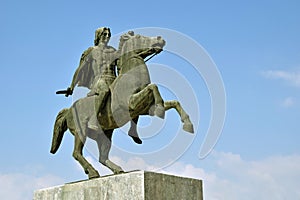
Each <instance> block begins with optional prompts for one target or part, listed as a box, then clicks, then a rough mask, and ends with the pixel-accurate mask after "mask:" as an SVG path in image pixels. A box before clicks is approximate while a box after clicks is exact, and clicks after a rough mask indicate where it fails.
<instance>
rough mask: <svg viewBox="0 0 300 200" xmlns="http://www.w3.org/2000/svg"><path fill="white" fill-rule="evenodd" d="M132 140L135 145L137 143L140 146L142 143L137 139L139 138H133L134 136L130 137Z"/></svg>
mask: <svg viewBox="0 0 300 200" xmlns="http://www.w3.org/2000/svg"><path fill="white" fill-rule="evenodd" d="M130 137H131V138H132V139H133V141H134V142H135V143H137V144H142V143H143V141H142V140H141V139H140V138H139V137H134V136H130Z"/></svg>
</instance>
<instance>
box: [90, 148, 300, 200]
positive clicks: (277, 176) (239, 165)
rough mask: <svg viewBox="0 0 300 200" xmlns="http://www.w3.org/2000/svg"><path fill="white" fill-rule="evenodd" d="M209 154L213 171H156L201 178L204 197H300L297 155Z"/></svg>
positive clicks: (142, 165)
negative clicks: (251, 158) (246, 157)
mask: <svg viewBox="0 0 300 200" xmlns="http://www.w3.org/2000/svg"><path fill="white" fill-rule="evenodd" d="M211 157H212V163H211V164H212V165H214V170H207V169H204V168H200V167H195V166H193V165H191V164H184V163H182V162H176V163H174V164H173V165H171V166H169V167H167V168H165V169H163V170H160V171H158V172H163V173H167V174H173V175H178V176H184V177H191V178H197V179H201V180H203V186H204V197H205V199H210V200H253V199H257V200H260V199H272V200H282V199H290V200H293V199H300V191H299V188H300V182H299V180H300V156H299V155H290V156H274V157H270V158H266V159H264V160H258V161H247V160H244V159H242V158H241V156H240V155H238V154H233V153H222V152H214V153H213V154H212V155H211ZM112 160H114V162H116V163H117V164H119V165H120V166H122V167H123V169H125V170H126V171H127V170H129V171H131V170H135V169H142V170H149V171H151V169H155V166H152V165H150V164H148V163H146V162H145V161H144V160H143V159H141V158H132V159H129V160H128V161H124V160H122V159H121V158H118V157H113V158H112ZM94 164H96V163H94ZM98 165H99V164H98Z"/></svg>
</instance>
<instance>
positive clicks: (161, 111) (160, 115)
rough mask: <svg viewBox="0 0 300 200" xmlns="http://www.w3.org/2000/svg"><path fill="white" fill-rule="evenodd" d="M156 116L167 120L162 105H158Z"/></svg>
mask: <svg viewBox="0 0 300 200" xmlns="http://www.w3.org/2000/svg"><path fill="white" fill-rule="evenodd" d="M154 114H155V115H156V116H157V117H159V118H162V119H164V118H165V108H164V107H163V106H162V105H156V106H155V110H154Z"/></svg>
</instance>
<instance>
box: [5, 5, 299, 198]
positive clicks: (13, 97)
mask: <svg viewBox="0 0 300 200" xmlns="http://www.w3.org/2000/svg"><path fill="white" fill-rule="evenodd" d="M299 8H300V3H299V1H251V2H242V1H226V2H225V1H224V2H220V1H209V2H208V1H190V0H188V1H184V2H179V3H176V2H173V1H156V0H153V1H151V2H147V3H142V2H141V1H130V2H126V3H125V2H122V3H121V2H109V1H106V2H100V1H92V0H91V1H86V2H83V1H69V0H66V1H57V0H53V1H43V2H42V1H35V0H29V1H24V2H18V1H15V0H10V1H8V0H2V1H1V2H0V24H1V37H0V44H1V45H0V58H1V59H0V60H1V67H0V75H1V79H0V85H1V89H0V91H1V100H0V102H1V113H2V114H1V116H0V121H1V123H0V124H1V145H0V157H1V160H2V161H1V164H0V187H1V188H5V189H4V190H1V191H0V198H1V199H5V198H6V199H24V196H26V198H27V197H28V199H30V198H31V195H32V190H34V189H37V188H43V187H48V186H53V185H57V184H63V183H65V182H70V181H74V180H79V179H85V178H86V176H85V175H84V173H83V172H82V170H81V169H80V168H79V167H78V165H77V164H76V162H75V161H73V158H72V157H71V155H72V148H73V137H72V136H71V135H70V134H66V135H65V137H64V141H63V143H62V146H61V147H60V150H59V151H58V153H57V154H56V155H55V156H53V155H50V153H49V149H50V142H51V136H52V135H51V134H52V128H53V123H54V119H55V117H56V115H57V113H58V112H59V110H61V109H62V108H65V107H69V106H70V105H71V104H72V99H71V98H68V99H67V98H64V97H63V96H57V95H55V91H56V90H58V89H64V88H66V87H67V86H68V85H69V84H70V82H71V78H72V76H73V73H74V71H75V69H76V67H77V65H78V62H79V58H80V55H81V53H82V52H83V51H84V50H85V49H86V48H88V47H89V46H92V45H93V37H94V31H95V29H97V28H98V27H101V26H109V27H110V28H111V30H112V34H113V35H114V34H118V33H120V32H123V31H127V30H129V29H134V28H142V27H161V28H167V29H172V30H175V31H178V32H181V33H183V34H185V35H187V36H189V37H191V38H192V39H193V40H195V41H196V42H197V43H199V44H200V45H201V46H202V47H203V48H204V49H205V50H206V51H207V52H208V54H209V55H210V57H211V58H212V60H213V61H214V63H215V64H216V66H217V67H218V70H219V72H220V74H221V76H222V79H223V83H224V86H225V90H226V98H227V101H226V102H227V104H226V121H225V124H224V129H223V131H222V135H221V137H220V139H219V141H218V142H217V145H216V146H215V148H214V151H213V152H212V153H211V154H210V155H209V156H208V157H206V158H205V159H204V160H200V159H199V158H198V155H199V146H200V145H201V144H202V142H203V140H204V135H203V133H204V132H205V130H206V129H207V128H208V126H209V119H210V115H211V113H210V99H209V98H210V97H209V93H208V91H207V89H206V86H205V83H204V81H203V80H202V79H201V78H199V77H196V78H198V79H197V80H196V81H194V79H193V78H191V80H193V82H191V84H192V85H194V88H195V90H196V91H198V92H197V98H199V100H200V103H199V106H200V110H201V113H200V115H201V120H200V124H199V130H198V132H197V134H196V135H195V136H194V137H195V138H194V143H193V144H192V145H191V146H190V148H189V149H188V150H187V151H186V152H185V153H184V155H183V156H182V157H181V158H180V159H179V160H177V161H176V162H175V163H174V164H173V165H172V166H169V167H168V168H166V169H163V170H164V171H166V172H168V173H174V174H178V175H182V176H191V177H196V178H200V179H203V180H204V184H205V189H206V191H207V192H206V195H207V196H206V197H207V198H208V199H246V198H245V196H247V195H248V196H249V198H250V199H251V198H252V199H265V196H264V192H263V191H261V189H260V188H266V191H268V192H269V194H271V193H272V195H274V194H273V193H274V192H278V191H279V192H278V195H277V196H275V195H274V196H271V197H272V198H273V199H284V198H286V199H299V198H300V194H299V192H298V193H297V192H296V190H294V189H295V188H297V187H295V186H298V188H299V182H298V183H297V180H299V178H300V170H299V169H300V149H299V142H300V136H299V122H298V121H299V118H300V112H299V111H300V95H299V90H300V45H299V44H300V37H299V35H300V27H299V24H300V14H299ZM167 43H168V41H167ZM173 58H174V57H172V56H171V55H169V54H168V53H167V52H162V53H161V54H160V55H158V56H157V57H155V58H154V59H152V60H151V62H152V63H162V64H164V65H169V66H171V67H174V69H176V70H177V71H179V73H182V74H184V75H183V76H184V77H185V78H186V79H189V77H193V76H194V74H192V72H189V71H186V70H183V68H182V67H181V66H183V65H184V64H186V63H184V62H183V61H181V62H180V61H178V62H177V61H176V60H175V58H174V60H172V59H173ZM180 65H181V66H180ZM189 73H190V74H189ZM170 80H172V79H171V78H170ZM161 91H162V95H163V96H164V95H165V96H166V97H168V96H172V95H170V94H168V91H167V90H164V89H163V88H161ZM182 101H187V100H183V99H182ZM186 107H188V105H186ZM174 113H175V112H170V114H168V116H167V119H166V120H165V121H166V122H165V123H167V124H169V126H170V127H172V126H171V125H172V124H176V126H178V124H179V120H178V118H177V116H176V115H175V114H174ZM147 120H149V119H145V121H144V123H145V124H147ZM153 121H154V122H155V123H156V122H157V123H158V124H159V123H162V122H160V121H158V120H157V119H153ZM173 121H174V122H173ZM152 128H155V127H152ZM165 131H166V132H168V131H170V129H168V130H165ZM141 134H143V133H141ZM144 135H145V133H144ZM187 137H190V136H188V135H187ZM123 140H124V141H125V142H123ZM114 141H115V142H116V144H118V143H119V145H124V144H126V145H125V146H127V147H126V148H129V149H131V150H133V151H134V150H136V151H141V147H137V146H135V145H134V144H133V143H131V141H130V139H128V138H126V135H121V134H120V137H117V136H116V135H115V137H114ZM146 141H148V140H146ZM122 142H123V143H122ZM145 143H146V144H145ZM152 144H153V145H155V144H154V143H151V141H148V143H147V142H144V145H145V146H144V147H145V148H148V147H149V146H150V147H152V148H155V147H153V146H151V145H152ZM147 145H148V146H147ZM87 156H88V157H89V158H90V159H91V160H92V157H93V155H92V153H87ZM113 157H114V159H115V161H116V162H117V161H118V163H119V164H122V166H125V168H126V169H128V170H132V169H134V167H135V166H139V167H140V168H141V169H149V165H151V164H150V163H147V160H143V159H141V158H127V159H125V158H123V159H122V158H120V157H118V155H113ZM158 159H159V158H158ZM92 162H95V161H92ZM95 163H96V162H95ZM152 164H153V163H152ZM153 165H154V164H153ZM154 168H155V166H154ZM101 170H103V173H107V172H106V171H105V169H102V168H101ZM254 172H256V173H254ZM247 180H251V181H250V182H251V183H253V184H254V185H255V186H257V187H253V188H251V189H249V188H248V187H249V186H251V185H249V183H247ZM281 180H282V183H281ZM225 183H226V184H225ZM281 184H282V185H281ZM24 185H28V187H26V188H25V187H24ZM280 185H281V186H282V188H281V189H280V190H278V187H279V186H280ZM14 187H18V188H19V191H20V192H19V193H16V192H14V190H13V188H14ZM226 187H228V188H226ZM225 188H226V189H225ZM245 188H247V189H249V191H248V190H245ZM22 197H23V198H22ZM220 197H223V198H220Z"/></svg>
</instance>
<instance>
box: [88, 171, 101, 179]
mask: <svg viewBox="0 0 300 200" xmlns="http://www.w3.org/2000/svg"><path fill="white" fill-rule="evenodd" d="M99 177H100V174H99V173H98V172H97V171H95V172H93V173H89V179H93V178H99Z"/></svg>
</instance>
